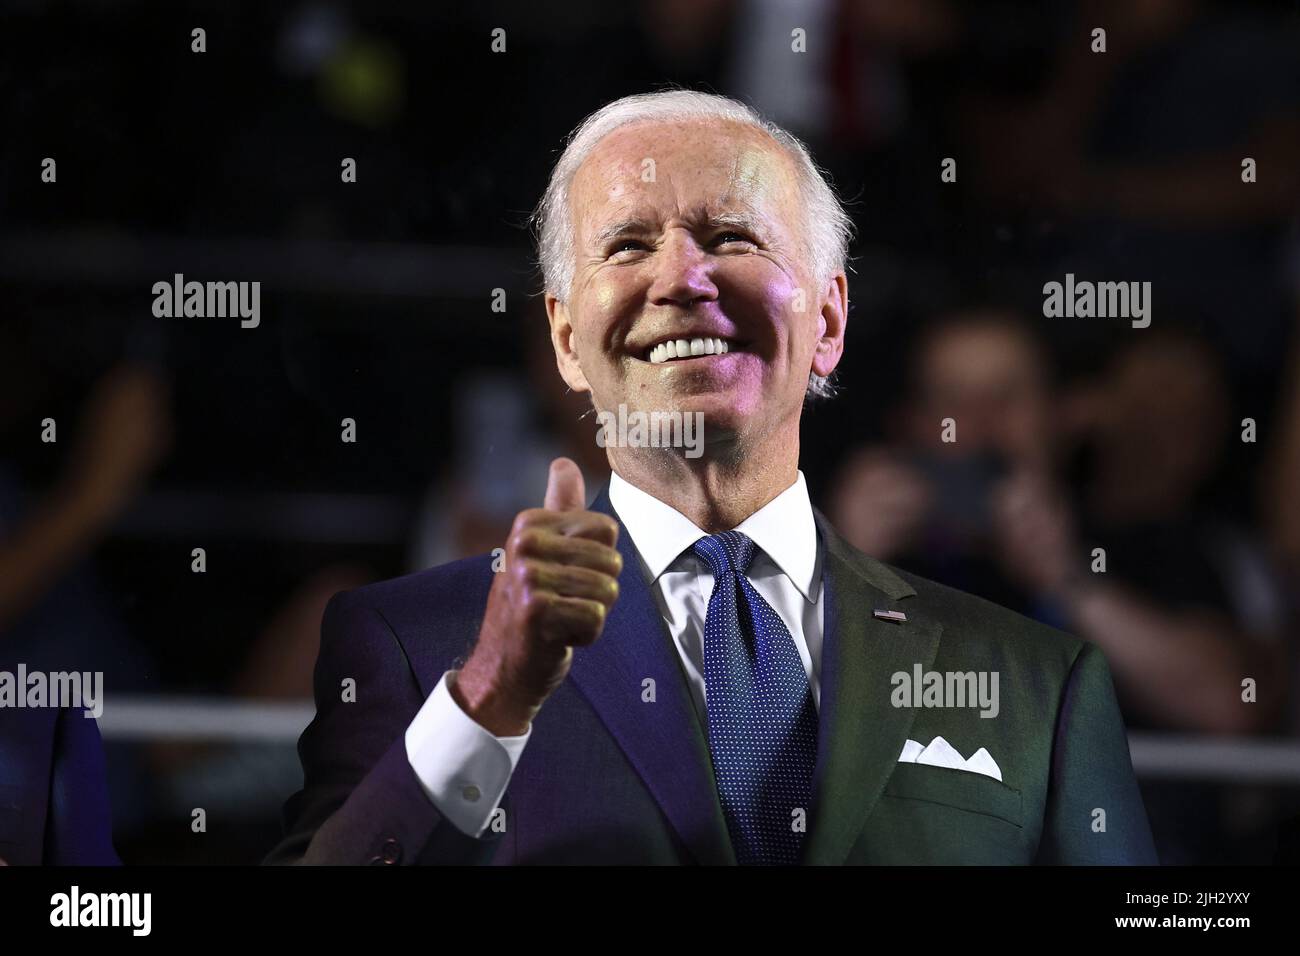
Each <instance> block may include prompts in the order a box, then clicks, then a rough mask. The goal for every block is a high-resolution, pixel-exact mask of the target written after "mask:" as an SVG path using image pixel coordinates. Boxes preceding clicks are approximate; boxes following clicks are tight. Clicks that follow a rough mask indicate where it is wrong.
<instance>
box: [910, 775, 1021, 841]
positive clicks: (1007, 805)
mask: <svg viewBox="0 0 1300 956" xmlns="http://www.w3.org/2000/svg"><path fill="white" fill-rule="evenodd" d="M885 796H887V797H894V798H896V799H899V800H918V801H923V802H925V803H937V804H940V805H942V806H946V807H953V808H955V809H957V810H966V811H968V812H970V813H982V814H985V815H986V816H990V817H997V818H998V819H999V820H1005V821H1006V822H1007V823H1010V824H1012V825H1014V826H1017V827H1018V826H1020V825H1021V799H1020V791H1019V790H1015V789H1013V788H1011V787H1008V786H1007V785H1006V784H1005V783H1002V782H1001V781H1000V780H995V779H994V778H993V777H987V776H985V775H984V774H981V773H972V772H970V771H968V770H954V769H952V768H950V767H931V766H929V765H928V764H917V763H900V764H899V765H898V766H897V767H895V768H894V772H893V774H891V775H890V777H889V783H887V784H886V785H885Z"/></svg>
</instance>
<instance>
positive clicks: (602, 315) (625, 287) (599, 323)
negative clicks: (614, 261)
mask: <svg viewBox="0 0 1300 956" xmlns="http://www.w3.org/2000/svg"><path fill="white" fill-rule="evenodd" d="M629 279H630V276H628V275H626V274H622V275H620V274H619V273H618V272H617V271H613V270H611V271H609V272H607V273H605V274H603V275H601V276H599V277H597V278H596V279H594V280H592V282H591V283H590V284H589V285H588V286H587V289H586V290H585V293H584V295H583V297H582V306H581V308H582V312H581V314H582V316H583V318H584V321H583V322H582V323H581V331H580V333H579V338H580V339H581V340H583V341H586V342H588V343H589V345H591V346H594V347H596V348H604V343H606V342H608V340H609V336H610V333H611V332H612V331H613V330H614V328H615V327H616V326H617V325H618V323H619V321H620V319H621V318H622V317H623V315H624V314H625V313H626V312H627V310H628V309H629V308H631V307H632V303H633V302H634V300H635V289H634V287H633V285H632V283H631V282H630V281H629Z"/></svg>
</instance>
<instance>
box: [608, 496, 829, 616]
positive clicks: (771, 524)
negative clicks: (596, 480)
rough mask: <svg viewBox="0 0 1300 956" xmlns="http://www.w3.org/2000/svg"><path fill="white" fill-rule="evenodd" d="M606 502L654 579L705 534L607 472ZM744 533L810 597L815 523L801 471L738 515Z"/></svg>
mask: <svg viewBox="0 0 1300 956" xmlns="http://www.w3.org/2000/svg"><path fill="white" fill-rule="evenodd" d="M609 502H610V504H611V505H613V507H614V510H615V511H616V512H617V513H618V517H619V520H621V521H622V522H623V526H624V527H625V528H626V529H627V533H628V534H629V535H631V537H632V543H633V544H634V545H635V546H636V549H637V553H638V554H640V555H641V560H642V561H644V562H645V564H646V568H647V570H649V572H650V580H651V581H655V580H657V579H658V578H659V575H661V574H663V573H664V572H665V571H667V570H668V568H669V567H670V566H671V565H672V563H673V562H674V561H675V560H677V558H678V556H679V555H681V553H682V552H683V551H685V550H686V549H687V548H689V547H691V545H693V544H694V543H695V542H696V541H698V540H699V539H700V538H703V537H706V533H705V532H704V531H701V530H700V529H699V528H698V527H697V526H696V524H695V522H693V521H691V519H690V518H688V517H686V516H685V515H684V514H682V513H681V512H680V511H678V510H677V509H676V508H674V507H672V506H671V505H668V504H665V503H664V502H662V501H660V500H659V499H658V498H656V497H654V496H653V495H651V494H649V493H647V492H645V491H642V490H641V489H640V488H638V487H637V486H636V485H634V484H632V483H631V482H629V481H627V480H625V479H624V478H622V477H621V476H620V475H619V474H618V472H612V473H611V474H610V477H609ZM736 530H737V531H741V532H744V533H745V534H746V535H748V536H749V537H750V538H751V539H752V540H753V542H754V544H755V545H757V546H758V547H759V548H761V549H762V550H763V553H764V554H766V555H767V556H768V557H769V558H771V559H772V560H773V561H774V562H776V565H777V567H779V568H780V569H781V571H782V573H784V574H785V576H786V577H788V578H789V579H790V582H791V583H792V584H793V585H794V586H795V587H796V588H797V589H798V590H799V593H800V594H802V595H803V597H804V599H805V600H807V601H813V600H814V594H815V587H816V583H817V580H816V573H817V524H816V522H815V521H814V520H813V511H812V502H811V501H810V500H809V498H808V485H807V483H806V482H805V481H804V477H803V472H802V471H800V472H798V473H797V477H796V478H795V481H794V484H792V485H791V486H790V487H789V488H787V489H786V490H785V491H783V492H781V493H780V494H779V495H777V496H776V497H775V498H773V499H772V500H771V501H769V502H768V503H767V504H765V505H764V506H763V507H761V508H759V509H758V510H757V511H755V512H754V513H753V514H752V515H750V516H749V517H748V518H746V519H745V520H744V521H742V522H741V523H740V524H739V525H738V526H737V527H736Z"/></svg>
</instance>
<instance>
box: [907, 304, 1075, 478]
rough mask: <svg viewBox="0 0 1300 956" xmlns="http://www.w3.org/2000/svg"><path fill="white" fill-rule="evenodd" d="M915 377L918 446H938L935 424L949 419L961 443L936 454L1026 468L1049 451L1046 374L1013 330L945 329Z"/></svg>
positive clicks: (991, 325)
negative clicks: (999, 458) (987, 455)
mask: <svg viewBox="0 0 1300 956" xmlns="http://www.w3.org/2000/svg"><path fill="white" fill-rule="evenodd" d="M919 371H920V383H919V384H920V388H921V397H922V401H921V403H920V408H919V409H918V410H917V414H916V415H914V420H913V422H912V426H913V430H914V433H915V435H916V437H917V439H918V440H920V441H922V442H923V443H925V444H933V443H937V440H938V437H939V434H940V433H939V422H940V421H941V420H942V419H943V418H945V417H952V418H955V419H956V420H957V421H958V423H959V424H958V426H957V428H958V431H957V434H958V440H957V441H956V442H954V443H949V444H941V445H939V450H940V451H945V452H951V453H954V454H967V453H971V452H985V451H994V452H997V453H999V454H1001V455H1003V456H1005V457H1007V458H1008V459H1010V460H1011V461H1013V462H1016V463H1022V464H1029V463H1032V462H1035V461H1036V460H1037V459H1038V458H1039V456H1041V455H1042V454H1043V453H1044V451H1045V449H1046V448H1047V447H1048V445H1049V442H1048V440H1047V439H1048V435H1049V420H1050V403H1049V396H1048V394H1047V388H1046V382H1045V379H1044V373H1043V370H1042V368H1041V367H1040V364H1039V359H1038V356H1037V355H1036V354H1035V352H1034V350H1033V349H1032V348H1031V347H1030V346H1029V344H1028V343H1027V342H1025V341H1024V339H1023V338H1022V337H1021V336H1020V335H1018V334H1017V333H1016V332H1014V331H1012V330H1011V329H1008V328H1006V327H1004V326H1001V325H998V324H995V323H988V324H985V323H972V324H970V325H957V326H955V327H953V328H949V329H945V330H943V331H941V332H940V333H938V334H937V335H936V337H935V338H934V339H933V340H932V341H931V342H930V343H928V347H927V349H926V352H925V354H924V356H923V358H922V361H921V364H920V369H919Z"/></svg>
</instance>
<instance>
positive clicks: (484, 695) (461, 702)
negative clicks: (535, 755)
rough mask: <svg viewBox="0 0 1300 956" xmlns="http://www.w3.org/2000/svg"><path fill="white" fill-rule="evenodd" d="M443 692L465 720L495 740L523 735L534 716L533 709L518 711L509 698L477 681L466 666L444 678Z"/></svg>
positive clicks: (485, 682)
mask: <svg viewBox="0 0 1300 956" xmlns="http://www.w3.org/2000/svg"><path fill="white" fill-rule="evenodd" d="M471 663H472V662H471ZM447 690H448V692H449V693H450V694H451V699H452V700H454V701H455V702H456V704H457V706H459V707H460V709H461V710H463V711H464V712H465V714H466V716H468V717H469V718H470V719H471V720H473V721H474V722H475V723H476V724H478V725H479V726H480V727H482V728H483V729H485V730H487V731H488V732H490V733H491V734H493V735H494V736H497V737H519V736H522V735H523V734H526V733H527V732H528V727H529V725H530V724H531V722H532V719H533V715H534V714H535V713H536V712H537V708H535V707H532V708H530V707H523V708H521V707H519V706H518V705H517V704H516V703H515V702H514V701H513V700H512V698H511V695H509V694H507V693H503V692H502V691H501V690H499V689H498V688H497V686H496V685H495V683H494V682H492V681H490V680H486V679H484V678H482V677H480V676H479V675H478V673H477V672H476V671H474V670H473V669H472V668H471V666H470V664H466V666H465V667H464V668H462V669H461V670H459V671H452V672H451V673H450V675H448V677H447Z"/></svg>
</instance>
